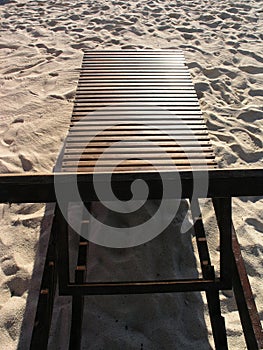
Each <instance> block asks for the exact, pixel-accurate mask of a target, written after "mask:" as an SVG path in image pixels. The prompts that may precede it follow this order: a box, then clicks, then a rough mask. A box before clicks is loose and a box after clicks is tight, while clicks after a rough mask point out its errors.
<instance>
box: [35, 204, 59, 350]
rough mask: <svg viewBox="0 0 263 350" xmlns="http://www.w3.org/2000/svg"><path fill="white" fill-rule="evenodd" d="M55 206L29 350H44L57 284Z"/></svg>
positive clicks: (46, 344)
mask: <svg viewBox="0 0 263 350" xmlns="http://www.w3.org/2000/svg"><path fill="white" fill-rule="evenodd" d="M56 214H57V205H56V208H55V215H54V219H53V224H52V229H51V233H50V238H49V244H48V249H47V254H46V261H45V267H44V272H43V277H42V282H41V288H40V293H39V299H38V305H37V312H36V317H35V324H34V328H33V333H32V338H31V344H30V349H31V350H35V349H38V350H46V349H47V346H48V338H49V331H50V326H51V320H52V312H53V305H54V296H55V290H56V283H57V273H56V237H57V229H58V227H57V220H56V218H57V216H56Z"/></svg>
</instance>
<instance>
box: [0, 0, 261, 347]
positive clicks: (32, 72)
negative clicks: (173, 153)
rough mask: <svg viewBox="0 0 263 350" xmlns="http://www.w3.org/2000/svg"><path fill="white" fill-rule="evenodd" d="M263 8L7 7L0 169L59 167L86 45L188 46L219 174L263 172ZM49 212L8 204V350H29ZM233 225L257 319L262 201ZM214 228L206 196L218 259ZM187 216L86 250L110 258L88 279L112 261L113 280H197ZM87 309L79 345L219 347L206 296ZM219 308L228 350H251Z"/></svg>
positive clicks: (62, 314) (231, 303)
mask: <svg viewBox="0 0 263 350" xmlns="http://www.w3.org/2000/svg"><path fill="white" fill-rule="evenodd" d="M262 8H263V1H261V0H258V1H257V0H250V1H243V0H236V1H232V0H224V1H220V2H218V1H214V0H199V1H197V0H189V1H180V0H176V1H173V2H171V1H169V0H142V1H138V0H130V1H128V2H126V1H124V0H119V1H113V0H112V1H107V0H104V1H102V0H97V1H95V0H90V1H88V0H87V1H84V0H83V1H76V0H72V1H61V0H57V1H55V0H52V1H43V0H37V1H29V0H9V1H8V0H6V1H4V0H2V1H0V15H1V37H0V59H1V63H0V85H1V90H0V98H1V109H0V173H23V172H47V173H48V172H52V171H53V168H54V166H55V163H56V160H57V157H58V155H59V153H60V150H61V147H62V146H63V141H64V140H65V136H66V134H67V131H68V127H69V122H70V118H71V113H72V108H73V101H74V96H75V91H76V87H77V81H78V69H79V68H80V66H81V60H82V56H83V53H82V49H90V50H104V49H108V50H110V49H113V50H114V49H118V50H119V49H120V50H121V49H122V50H125V49H132V50H143V49H147V50H149V49H153V50H154V49H158V50H162V49H166V50H167V49H169V50H173V49H181V50H183V52H184V55H185V59H186V63H187V65H188V67H189V70H190V73H191V76H192V79H193V82H194V86H195V88H196V91H197V95H198V98H199V102H200V107H201V110H202V112H203V115H204V118H205V120H206V123H207V128H208V130H209V133H210V137H211V140H212V143H213V147H214V151H215V154H216V160H217V162H218V164H219V167H231V168H238V167H248V168H255V167H262V165H263V147H262V146H263V135H262V130H263V107H262V106H263V105H262V102H263V40H262V39H263V30H262V28H263V10H262ZM182 206H183V207H182V212H184V211H186V210H187V208H186V207H184V205H183V204H182ZM44 213H45V218H44V219H43V217H44ZM51 215H52V209H51V208H50V207H48V208H47V209H46V208H45V204H21V205H17V204H12V205H7V204H0V218H1V231H0V344H1V349H3V350H13V349H19V350H24V349H25V350H27V349H29V342H30V332H31V330H32V327H33V322H34V313H35V311H36V310H35V306H36V298H35V297H36V296H37V289H38V288H39V283H40V278H41V269H42V268H43V263H44V261H43V258H44V255H45V249H46V245H47V238H48V234H49V228H50V227H49V223H50V216H51ZM233 219H234V225H235V228H236V230H237V235H238V239H239V241H240V245H241V249H242V254H243V258H244V260H245V263H246V268H247V272H248V276H249V280H250V282H251V286H252V289H253V293H254V298H255V302H256V305H257V308H258V310H259V314H260V317H261V321H262V322H263V283H262V278H263V263H262V261H263V243H262V238H263V198H260V197H247V198H236V199H234V200H233ZM214 220H215V219H214V217H213V213H212V211H211V203H210V201H207V202H206V203H205V204H204V221H205V227H206V229H207V234H208V243H209V247H210V248H211V252H212V260H213V263H214V264H216V262H217V261H218V258H219V252H218V234H217V232H216V231H215V229H214V226H215V225H214ZM181 221H182V220H181V218H180V217H178V218H177V219H176V220H175V221H174V222H173V223H172V224H171V225H170V226H169V227H168V228H167V229H166V230H165V232H164V233H162V234H161V235H160V236H158V237H157V238H156V239H154V240H153V241H151V242H149V243H147V244H146V246H140V247H138V248H136V250H129V251H127V252H126V253H125V254H123V255H122V254H120V253H117V252H110V253H109V252H107V251H106V250H107V248H103V247H99V246H95V245H91V250H90V252H91V261H94V262H96V259H99V258H101V257H103V259H104V260H103V262H104V264H101V265H100V264H96V263H94V264H93V265H92V264H91V266H90V267H89V271H88V273H89V275H90V276H91V277H92V276H93V277H94V276H95V277H96V276H102V277H106V278H111V277H112V276H111V271H115V267H116V266H118V269H116V271H118V272H116V276H117V277H118V278H123V277H125V276H126V275H127V272H128V274H132V273H134V275H132V276H134V278H135V277H139V278H146V279H148V278H151V277H152V276H155V275H156V274H159V275H161V276H162V277H163V276H166V277H168V276H171V275H172V274H173V273H174V272H176V274H177V276H178V275H180V276H184V277H187V276H188V275H190V274H193V273H195V271H196V266H195V261H194V255H195V254H196V252H195V251H194V252H193V248H192V242H193V241H194V237H193V236H192V234H191V232H190V231H189V232H188V233H187V234H185V235H184V236H182V235H181V234H180V230H179V227H180V225H181ZM131 224H132V222H131ZM40 232H41V234H40ZM174 232H176V234H174ZM185 256H189V259H188V263H189V265H187V264H186V263H185V261H184V260H183V257H185ZM92 259H93V260H92ZM167 259H168V261H167ZM144 262H145V265H144ZM120 266H121V268H120ZM167 266H168V267H167ZM69 302H70V299H69V298H66V297H63V298H58V300H57V302H56V307H55V309H54V317H53V323H52V327H51V337H50V344H49V349H51V350H53V349H54V350H57V349H65V348H66V346H67V342H68V339H67V336H65V334H66V335H68V332H69V324H70V320H69V317H70V305H69ZM85 304H86V305H85V318H84V323H83V334H84V336H83V343H82V348H83V349H89V350H99V349H101V350H106V349H107V350H118V349H125V350H141V349H143V350H155V349H156V350H157V349H158V350H161V349H164V350H167V349H185V350H191V349H198V350H205V349H214V343H213V337H212V332H211V326H210V323H209V317H208V312H207V305H206V299H205V295H204V294H203V293H201V294H200V293H186V294H167V295H162V296H160V295H158V296H157V295H153V296H150V295H148V296H147V295H146V296H121V297H117V296H114V297H109V296H108V297H105V296H104V297H100V298H99V297H90V298H86V302H85ZM221 305H222V314H223V316H224V317H225V322H226V328H227V335H228V342H229V348H230V349H246V345H245V341H244V336H243V332H242V328H241V325H240V321H239V316H238V311H237V307H236V304H235V300H234V297H233V295H232V293H231V292H222V293H221Z"/></svg>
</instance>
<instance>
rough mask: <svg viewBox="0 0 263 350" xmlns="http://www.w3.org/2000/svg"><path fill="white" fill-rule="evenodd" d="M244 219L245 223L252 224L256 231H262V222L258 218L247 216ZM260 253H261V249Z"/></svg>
mask: <svg viewBox="0 0 263 350" xmlns="http://www.w3.org/2000/svg"><path fill="white" fill-rule="evenodd" d="M245 221H246V223H247V224H249V225H251V226H254V229H255V230H256V231H259V232H261V233H263V222H261V221H259V220H258V219H255V218H247V219H246V220H245ZM261 253H262V254H263V250H262V252H261Z"/></svg>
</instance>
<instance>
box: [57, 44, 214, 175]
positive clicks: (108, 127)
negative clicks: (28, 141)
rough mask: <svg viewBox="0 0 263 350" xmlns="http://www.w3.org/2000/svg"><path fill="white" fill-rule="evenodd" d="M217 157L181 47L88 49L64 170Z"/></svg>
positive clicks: (189, 164)
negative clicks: (168, 49)
mask: <svg viewBox="0 0 263 350" xmlns="http://www.w3.org/2000/svg"><path fill="white" fill-rule="evenodd" d="M214 158H215V157H214V154H213V150H212V147H211V144H210V139H209V136H208V132H207V129H206V126H205V123H204V120H203V118H202V113H201V111H200V107H199V103H198V99H197V96H196V93H195V90H194V86H193V83H192V81H191V77H190V74H189V71H188V69H187V66H186V64H185V60H184V56H183V53H182V52H181V51H179V50H173V51H128V50H127V51H125V50H123V51H85V53H84V57H83V62H82V67H81V70H80V77H79V82H78V87H77V92H76V97H75V103H74V109H73V113H72V120H71V125H70V129H69V133H68V136H67V140H66V145H65V149H64V154H63V160H62V171H64V172H67V171H70V172H71V171H78V172H82V171H85V172H94V171H96V172H107V171H110V172H111V171H112V166H116V168H115V171H118V172H123V171H124V172H130V171H132V172H136V171H145V170H153V169H158V170H159V171H160V170H173V169H176V168H177V169H189V168H206V167H208V168H214V167H216V162H215V159H214ZM98 160H99V161H98ZM95 166H96V168H95Z"/></svg>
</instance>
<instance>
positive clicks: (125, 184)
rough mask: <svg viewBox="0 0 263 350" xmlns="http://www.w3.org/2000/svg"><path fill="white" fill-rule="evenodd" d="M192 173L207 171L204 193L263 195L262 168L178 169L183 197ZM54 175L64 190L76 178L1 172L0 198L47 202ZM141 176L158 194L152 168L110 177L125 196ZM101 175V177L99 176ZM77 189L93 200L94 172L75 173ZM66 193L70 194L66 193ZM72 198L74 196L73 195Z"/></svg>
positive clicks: (187, 194) (170, 178)
mask: <svg viewBox="0 0 263 350" xmlns="http://www.w3.org/2000/svg"><path fill="white" fill-rule="evenodd" d="M193 173H194V174H195V176H197V177H198V178H206V175H207V173H208V176H209V186H208V191H207V197H208V198H210V197H227V198H230V197H240V196H262V195H263V186H262V180H263V169H251V168H249V169H228V170H226V169H213V170H207V169H206V170H194V171H193V172H192V171H189V170H181V171H180V172H179V175H180V178H181V185H182V198H189V197H191V196H192V188H193ZM163 175H164V176H165V178H166V179H167V181H168V183H170V184H171V186H173V181H174V171H167V172H164V174H163ZM96 176H97V181H104V180H105V177H104V174H103V173H101V174H97V175H96ZM55 177H57V181H59V182H60V183H61V184H62V186H65V191H70V188H71V187H72V184H73V183H74V182H75V178H76V174H75V173H68V174H63V173H52V174H43V173H42V174H35V173H33V174H32V173H31V174H30V173H26V174H20V175H17V174H1V175H0V202H2V203H3V202H9V203H12V202H13V203H34V202H35V203H46V202H56V194H55V190H54V178H55ZM137 178H140V179H143V180H145V181H147V182H148V183H149V186H152V187H153V188H154V191H153V193H152V194H151V198H158V196H161V192H160V190H158V184H159V180H160V179H159V174H158V173H156V171H154V170H150V171H146V172H143V171H142V172H140V171H138V172H137V173H134V172H132V171H131V172H126V173H119V174H118V173H116V174H114V176H113V177H112V183H111V185H112V187H113V190H114V191H116V194H117V195H118V196H119V198H125V197H126V198H127V197H129V195H127V193H126V195H125V192H127V189H128V188H130V187H129V186H130V184H131V182H132V181H134V180H135V179H137ZM100 179H101V180H100ZM77 181H78V184H79V191H80V193H81V195H82V198H83V200H85V201H86V202H89V201H92V200H96V198H97V197H96V195H95V193H94V188H93V184H92V183H93V174H92V173H82V174H78V175H77ZM69 196H71V195H70V194H69ZM72 199H73V197H72Z"/></svg>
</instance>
